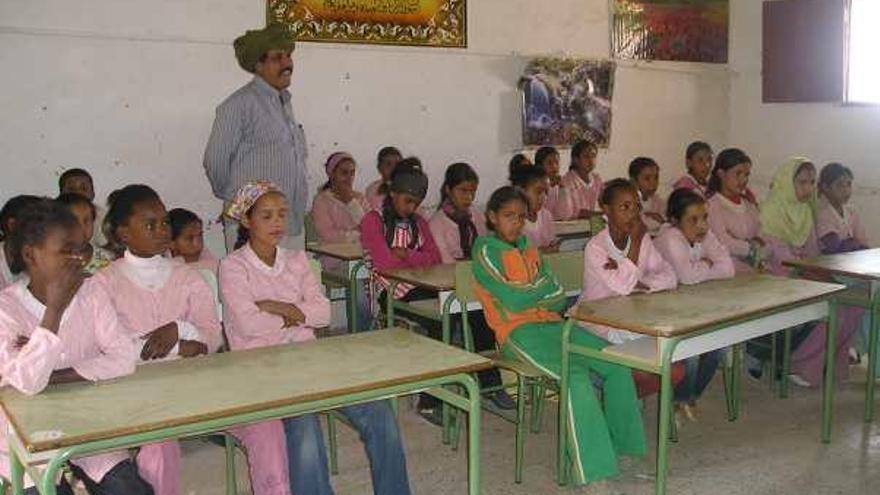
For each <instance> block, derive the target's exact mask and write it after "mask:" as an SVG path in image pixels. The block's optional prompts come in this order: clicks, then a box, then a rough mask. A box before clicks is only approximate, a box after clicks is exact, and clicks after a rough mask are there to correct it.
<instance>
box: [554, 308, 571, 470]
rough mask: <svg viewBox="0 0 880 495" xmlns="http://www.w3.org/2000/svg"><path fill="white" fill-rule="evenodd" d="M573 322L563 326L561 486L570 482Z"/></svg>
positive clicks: (559, 438) (558, 467) (558, 461)
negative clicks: (569, 400) (570, 382)
mask: <svg viewBox="0 0 880 495" xmlns="http://www.w3.org/2000/svg"><path fill="white" fill-rule="evenodd" d="M573 324H574V322H573V320H572V319H571V318H569V319H567V320H566V321H565V324H564V325H563V327H562V366H561V369H560V373H559V420H558V422H557V423H558V426H557V428H558V434H557V435H556V449H557V450H556V482H557V483H558V484H559V485H561V486H565V485H567V484H568V434H569V431H568V387H569V383H568V380H569V376H568V374H569V363H570V359H571V356H570V355H569V350H568V349H569V338H570V336H571V327H572V325H573Z"/></svg>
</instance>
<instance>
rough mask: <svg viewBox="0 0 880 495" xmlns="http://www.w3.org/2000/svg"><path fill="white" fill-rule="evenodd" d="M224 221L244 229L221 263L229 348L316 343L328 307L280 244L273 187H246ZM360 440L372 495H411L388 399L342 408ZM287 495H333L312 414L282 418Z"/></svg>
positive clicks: (280, 204)
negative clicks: (234, 247) (369, 474)
mask: <svg viewBox="0 0 880 495" xmlns="http://www.w3.org/2000/svg"><path fill="white" fill-rule="evenodd" d="M226 215H227V216H229V217H230V218H232V219H233V220H236V221H237V222H238V223H239V225H240V228H241V231H240V233H239V243H238V244H237V245H236V250H235V251H234V252H233V253H232V254H230V255H229V256H227V257H226V259H224V260H223V261H222V262H221V263H220V289H221V291H222V293H223V301H224V309H225V311H226V316H227V317H226V323H227V327H226V332H227V336H228V337H229V345H230V347H231V348H232V349H233V351H235V350H239V349H252V348H257V347H265V346H270V345H285V344H293V343H300V342H308V341H313V340H315V334H314V328H316V327H326V326H327V325H329V324H330V301H329V300H328V299H327V298H326V297H325V296H324V290H323V287H322V286H321V283H320V281H319V280H318V279H317V278H316V277H315V275H314V274H313V272H312V270H311V267H310V264H309V260H308V258H307V257H306V254H305V253H304V252H303V251H292V250H287V249H285V248H283V247H281V246H280V245H279V244H280V242H281V240H282V239H284V237H285V236H286V234H287V215H288V206H287V200H286V198H285V197H284V195H283V194H282V193H281V191H280V190H279V189H278V187H277V186H275V185H274V184H272V183H269V182H265V181H260V182H249V183H247V184H245V185H244V186H242V187H241V189H239V191H238V192H237V193H236V196H235V199H234V200H233V201H232V203H231V204H230V206H229V208H228V209H227V211H226ZM339 411H340V412H341V413H342V414H344V415H345V416H346V417H347V418H348V419H349V420H350V421H351V423H352V424H353V425H354V426H355V428H356V429H357V430H358V432H359V433H360V434H361V438H363V439H364V443H365V444H366V447H367V454H368V456H369V458H370V465H371V469H372V473H373V483H374V486H373V488H374V490H375V493H377V494H388V495H391V494H398V493H399V494H402V495H407V494H408V493H409V482H408V479H407V474H406V459H405V457H404V454H403V448H402V446H401V441H400V433H399V431H398V428H397V423H396V421H395V419H394V414H393V413H392V411H391V408H390V406H389V405H388V403H387V401H378V402H371V403H367V404H361V405H357V406H348V407H343V408H341V409H339ZM282 439H286V443H287V451H288V458H289V467H288V469H289V471H290V492H291V493H294V494H300V493H303V494H305V493H308V494H316V495H325V494H332V493H333V490H332V488H331V486H330V478H329V472H328V469H327V455H326V449H325V446H324V440H323V436H322V433H321V425H320V421H319V419H318V417H317V416H316V415H314V414H306V415H302V416H297V417H295V418H288V419H285V420H284V437H282Z"/></svg>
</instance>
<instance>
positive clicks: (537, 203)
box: [510, 166, 560, 254]
mask: <svg viewBox="0 0 880 495" xmlns="http://www.w3.org/2000/svg"><path fill="white" fill-rule="evenodd" d="M510 183H511V184H512V185H513V186H515V187H516V188H517V189H519V190H520V191H521V192H522V193H523V195H524V196H525V197H526V199H527V200H528V206H529V210H528V213H527V214H526V224H525V226H524V227H523V233H524V234H525V235H526V237H528V238H529V241H530V242H531V243H532V245H533V246H535V247H537V248H538V250H540V251H541V252H542V253H545V254H546V253H557V252H559V244H560V239H559V238H558V237H556V228H555V226H554V225H553V214H552V213H550V210H548V209H547V207H546V206H545V202H546V200H547V187H548V185H547V173H546V172H544V170H543V169H541V168H539V167H530V166H524V167H520V168H518V169H515V170H514V171H513V173H512V174H511V175H510Z"/></svg>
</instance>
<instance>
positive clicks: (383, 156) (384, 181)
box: [365, 146, 403, 209]
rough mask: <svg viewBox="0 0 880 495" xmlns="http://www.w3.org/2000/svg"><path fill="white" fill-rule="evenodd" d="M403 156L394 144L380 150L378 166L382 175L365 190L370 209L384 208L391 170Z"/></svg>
mask: <svg viewBox="0 0 880 495" xmlns="http://www.w3.org/2000/svg"><path fill="white" fill-rule="evenodd" d="M402 158H403V155H401V154H400V150H398V149H397V148H395V147H394V146H386V147H384V148H382V149H381V150H379V154H378V156H376V168H377V169H378V170H379V175H381V177H380V178H379V179H376V180H375V181H373V182H371V183H370V185H369V186H367V190H366V192H365V195H366V197H367V202H369V204H370V209H377V208H382V202H383V201H385V196H387V195H388V185H389V184H390V183H391V172H393V171H394V167H396V166H397V164H398V162H400V160H401V159H402Z"/></svg>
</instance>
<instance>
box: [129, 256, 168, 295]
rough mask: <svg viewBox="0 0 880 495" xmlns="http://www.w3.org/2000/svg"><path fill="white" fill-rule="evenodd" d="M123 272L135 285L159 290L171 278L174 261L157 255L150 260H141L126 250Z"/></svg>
mask: <svg viewBox="0 0 880 495" xmlns="http://www.w3.org/2000/svg"><path fill="white" fill-rule="evenodd" d="M121 259H122V264H121V267H122V272H123V273H124V274H125V276H126V277H127V278H128V279H129V280H131V281H132V282H133V283H134V284H135V285H137V286H138V287H141V288H143V289H147V290H159V289H161V288H162V287H165V283H166V282H168V279H169V278H170V277H171V272H172V270H173V269H174V261H173V260H171V259H169V258H166V257H164V256H162V255H161V254H157V255H156V256H153V257H150V258H141V257H139V256H135V255H133V254H131V251H129V250H127V249H126V250H125V253H124V254H123V255H122V258H121Z"/></svg>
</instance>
